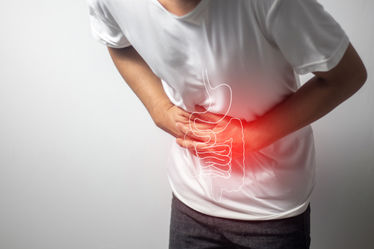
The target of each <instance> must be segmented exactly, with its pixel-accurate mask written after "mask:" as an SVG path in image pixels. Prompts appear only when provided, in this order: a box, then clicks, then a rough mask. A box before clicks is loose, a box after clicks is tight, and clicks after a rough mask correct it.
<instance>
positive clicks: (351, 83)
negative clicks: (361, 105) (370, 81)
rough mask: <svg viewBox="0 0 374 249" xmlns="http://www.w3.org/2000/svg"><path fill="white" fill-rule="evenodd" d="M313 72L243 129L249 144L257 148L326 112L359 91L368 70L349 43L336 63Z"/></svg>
mask: <svg viewBox="0 0 374 249" xmlns="http://www.w3.org/2000/svg"><path fill="white" fill-rule="evenodd" d="M314 74H315V76H314V77H313V78H312V79H310V80H309V81H308V82H306V83H305V84H304V85H303V86H302V87H301V88H299V89H298V90H297V91H296V92H295V93H294V94H292V95H291V96H289V97H288V98H287V99H286V100H284V101H283V102H282V103H280V104H279V105H277V106H275V107H274V108H273V109H272V110H270V111H269V112H267V113H266V114H265V115H263V116H262V117H261V118H259V119H258V120H257V121H255V122H253V123H249V124H248V127H247V129H246V137H247V139H248V140H249V144H250V145H251V146H252V148H249V149H254V150H256V149H260V148H262V147H264V146H266V145H269V144H271V143H273V142H274V141H275V140H277V139H279V138H281V137H283V136H285V135H287V134H289V133H291V132H293V131H296V130H298V129H300V128H302V127H304V126H306V125H308V124H310V123H312V122H313V121H315V120H317V119H319V118H321V117H322V116H324V115H326V114H327V113H329V112H330V111H331V110H333V109H334V108H335V107H336V106H338V105H339V104H341V103H342V102H343V101H345V100H346V99H348V98H349V97H350V96H352V95H353V94H354V93H355V92H356V91H358V90H359V89H360V88H361V86H362V85H363V84H364V83H365V81H366V80H367V72H366V69H365V66H364V64H363V62H362V61H361V59H360V57H359V55H358V54H357V52H356V50H355V49H354V48H353V46H352V45H351V44H349V47H348V49H347V51H346V53H345V54H344V56H343V58H342V59H341V61H340V62H339V64H338V65H337V66H336V67H334V68H333V69H332V70H330V71H328V72H314Z"/></svg>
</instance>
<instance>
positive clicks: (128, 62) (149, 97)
mask: <svg viewBox="0 0 374 249" xmlns="http://www.w3.org/2000/svg"><path fill="white" fill-rule="evenodd" d="M108 50H109V53H110V55H111V57H112V60H113V62H114V64H115V66H116V68H117V69H118V71H119V73H120V74H121V76H122V77H123V79H124V80H125V81H126V83H127V84H128V85H129V87H130V88H131V89H132V90H133V91H134V93H135V94H136V95H137V97H138V98H139V99H140V100H141V102H142V103H143V104H144V106H145V107H146V109H147V110H148V112H149V114H150V115H151V117H152V119H153V120H154V121H155V122H156V120H155V119H156V118H157V117H158V116H159V115H157V112H158V111H161V110H162V109H167V108H169V107H171V106H172V103H171V102H170V100H169V98H168V97H167V95H166V94H165V92H164V89H163V87H162V84H161V80H160V79H159V78H158V77H157V76H156V75H155V74H154V73H153V72H152V70H151V69H150V68H149V66H148V65H147V64H146V62H145V61H144V60H143V58H142V57H141V56H140V55H139V54H138V53H137V52H136V50H135V49H134V48H133V47H127V48H124V49H113V48H110V47H108Z"/></svg>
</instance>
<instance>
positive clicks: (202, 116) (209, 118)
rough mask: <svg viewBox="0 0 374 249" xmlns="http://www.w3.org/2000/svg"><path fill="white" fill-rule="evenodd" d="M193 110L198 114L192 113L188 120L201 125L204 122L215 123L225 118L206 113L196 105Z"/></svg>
mask: <svg viewBox="0 0 374 249" xmlns="http://www.w3.org/2000/svg"><path fill="white" fill-rule="evenodd" d="M195 108H196V110H198V111H199V112H193V113H192V114H191V117H190V119H191V120H192V121H195V122H196V121H197V122H203V123H204V122H212V123H217V122H219V121H221V120H223V119H224V118H225V116H224V115H222V114H216V113H212V112H208V111H207V110H206V109H205V108H204V107H203V106H200V105H196V106H195Z"/></svg>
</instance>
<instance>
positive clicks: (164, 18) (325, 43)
mask: <svg viewBox="0 0 374 249" xmlns="http://www.w3.org/2000/svg"><path fill="white" fill-rule="evenodd" d="M88 6H89V15H90V23H91V28H92V34H93V36H94V38H95V39H97V40H98V41H100V42H101V43H103V44H105V45H107V46H109V47H113V48H124V47H127V46H130V45H131V46H133V47H134V48H135V49H136V50H137V52H138V53H139V54H140V55H141V56H142V58H143V59H144V60H145V61H146V63H147V64H148V65H149V66H150V68H151V69H152V71H153V72H154V73H155V74H156V75H157V76H158V77H159V78H160V79H161V80H162V85H163V87H164V90H165V92H166V94H167V96H168V97H169V98H170V101H171V102H172V103H174V104H175V105H177V106H179V107H181V108H183V109H185V110H187V111H191V112H192V111H194V106H195V104H199V105H202V106H204V107H206V108H209V111H211V112H216V113H221V114H227V115H229V116H231V117H234V118H238V119H242V120H246V121H252V120H255V119H256V118H257V117H259V116H261V115H263V114H264V113H266V112H267V111H269V110H270V109H271V108H272V107H274V106H275V105H277V104H278V103H280V102H281V101H282V100H284V99H285V98H286V97H287V96H288V95H289V94H292V93H293V92H295V91H296V90H297V89H298V87H299V86H300V82H299V76H298V74H306V73H308V72H313V71H328V70H330V69H331V68H333V67H335V66H336V65H337V64H338V62H339V61H340V59H341V58H342V56H343V54H344V52H345V51H346V49H347V47H348V45H349V38H348V36H347V35H346V33H345V32H344V30H343V29H342V28H341V26H340V25H339V24H338V23H337V22H336V21H335V20H334V19H333V17H332V16H331V15H330V14H329V13H327V12H326V10H325V9H324V8H323V6H322V5H321V4H320V3H318V2H317V1H316V0H230V1H228V0H202V1H201V2H200V3H199V4H198V5H197V6H196V7H195V8H194V9H193V10H192V11H191V12H189V13H188V14H186V15H184V16H181V17H179V16H176V15H174V14H172V13H170V12H169V11H167V10H166V9H165V8H164V7H163V6H162V5H161V4H160V3H159V2H158V1H157V0H136V1H134V0H88ZM285 118H292V117H285ZM274 125H277V124H274ZM200 159H201V158H200V157H196V156H194V155H192V154H191V153H190V152H189V151H188V150H186V149H184V148H182V147H180V146H179V145H178V144H177V143H176V142H175V143H173V144H172V146H171V151H170V160H169V165H168V179H169V183H170V186H171V188H172V191H173V193H174V194H175V195H176V197H178V199H180V200H181V201H182V202H184V203H185V204H186V205H188V206H189V207H191V208H192V209H195V210H197V211H199V212H202V213H205V214H208V215H212V216H217V217H224V218H231V219H241V220H269V219H278V218H286V217H291V216H295V215H297V214H300V213H302V212H303V211H305V209H306V208H307V206H308V204H309V202H310V196H311V193H312V190H313V187H314V184H315V150H314V141H313V131H312V128H311V126H310V125H308V126H306V127H304V128H302V129H299V130H297V131H296V132H293V133H291V134H289V135H287V136H285V137H283V138H281V139H279V140H277V141H276V142H274V143H273V144H271V145H269V146H267V147H265V148H263V149H261V150H259V151H256V152H254V153H252V154H251V155H249V156H247V157H246V158H245V157H243V158H242V159H243V160H232V161H231V162H230V163H229V164H227V165H225V166H222V165H220V166H219V165H216V166H217V167H215V165H214V164H208V165H206V164H202V163H201V160H200ZM234 173H235V174H234Z"/></svg>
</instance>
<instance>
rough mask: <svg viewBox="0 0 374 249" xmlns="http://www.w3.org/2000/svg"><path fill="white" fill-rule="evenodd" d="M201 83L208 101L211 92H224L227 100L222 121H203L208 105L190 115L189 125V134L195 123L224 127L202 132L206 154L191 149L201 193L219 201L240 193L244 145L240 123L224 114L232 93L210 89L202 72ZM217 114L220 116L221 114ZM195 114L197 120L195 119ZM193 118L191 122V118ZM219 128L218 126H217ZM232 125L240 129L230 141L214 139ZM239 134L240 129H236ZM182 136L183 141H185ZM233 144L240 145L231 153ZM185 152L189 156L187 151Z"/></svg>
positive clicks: (227, 88)
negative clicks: (229, 193)
mask: <svg viewBox="0 0 374 249" xmlns="http://www.w3.org/2000/svg"><path fill="white" fill-rule="evenodd" d="M202 76H203V77H202V78H203V83H204V86H205V91H206V93H207V96H208V97H209V99H212V98H213V97H214V96H217V95H215V94H214V93H215V91H226V93H228V94H225V96H229V101H228V103H229V104H228V105H227V106H226V107H225V110H224V111H223V112H222V113H223V115H222V118H220V119H219V120H216V121H211V120H204V118H201V117H204V113H206V112H210V109H211V102H210V103H209V106H208V108H207V109H206V110H205V111H203V112H192V113H191V116H190V121H189V127H190V130H191V131H193V130H194V129H195V130H196V129H197V130H198V128H196V127H197V126H196V123H197V122H200V123H207V124H212V125H218V124H220V123H221V122H224V124H225V125H223V126H222V128H220V129H219V130H216V129H215V130H214V131H213V130H204V132H206V133H207V134H208V136H209V153H202V152H200V151H199V149H198V148H197V147H196V146H195V155H193V157H194V158H193V159H194V161H195V162H196V164H197V169H196V172H197V173H196V175H194V177H198V178H199V179H200V182H203V184H204V187H203V189H204V191H206V193H207V194H208V195H209V196H211V198H213V199H214V200H215V201H221V200H222V197H223V194H224V192H234V191H240V190H241V188H242V186H243V184H244V177H245V141H244V128H243V123H242V120H240V119H238V118H233V117H229V116H228V114H229V112H230V109H231V105H232V89H231V87H230V86H229V85H228V84H225V83H222V84H219V85H216V86H212V84H211V82H210V81H209V79H208V74H207V71H206V70H203V72H202ZM222 113H221V114H222ZM194 114H199V115H198V118H196V115H194ZM193 117H194V118H193ZM221 124H222V123H221ZM233 125H235V126H236V127H240V128H241V131H240V132H239V134H235V136H234V137H227V138H226V139H225V141H218V140H217V136H218V135H220V134H219V133H224V132H225V131H226V130H228V129H229V128H230V126H233ZM236 130H240V129H236ZM187 135H188V134H186V135H185V137H184V139H186V136H187ZM233 143H235V144H236V145H237V144H240V146H236V147H235V151H234V150H233ZM185 152H186V153H188V154H189V156H192V155H191V153H190V152H189V151H188V149H185Z"/></svg>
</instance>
